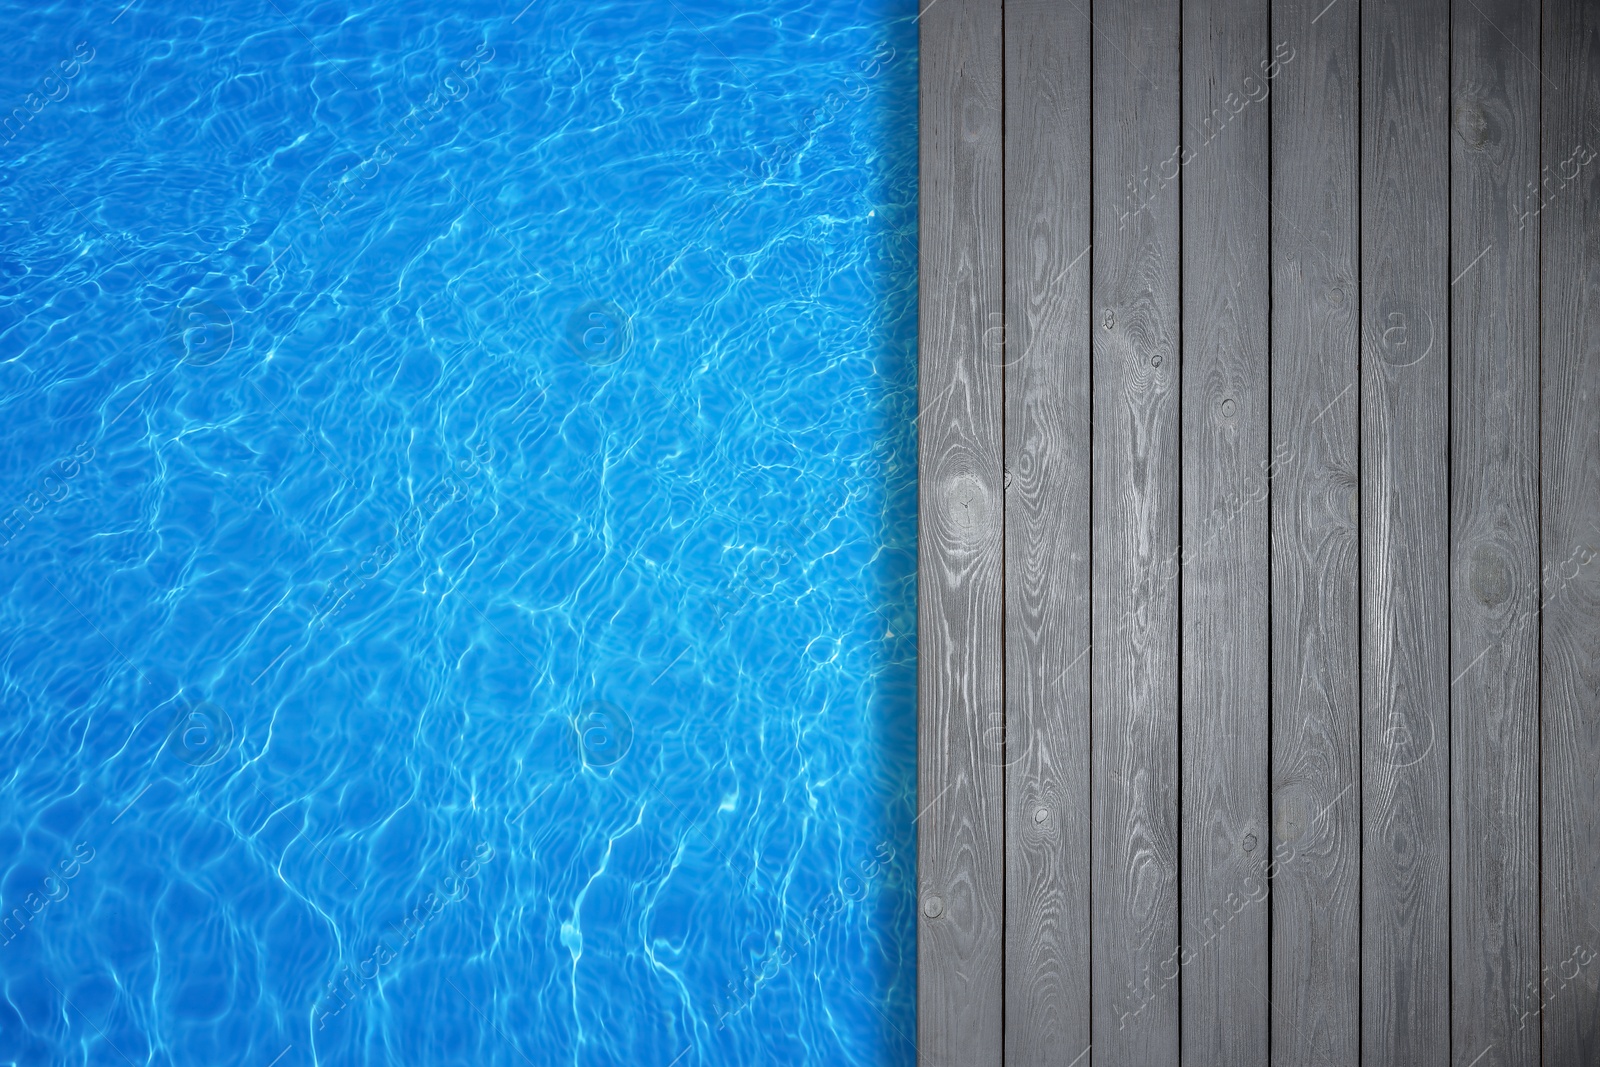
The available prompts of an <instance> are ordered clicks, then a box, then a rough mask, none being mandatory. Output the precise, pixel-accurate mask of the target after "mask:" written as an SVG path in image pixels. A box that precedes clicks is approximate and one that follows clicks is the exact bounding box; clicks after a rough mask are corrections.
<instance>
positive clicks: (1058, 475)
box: [1004, 0, 1092, 1067]
mask: <svg viewBox="0 0 1600 1067" xmlns="http://www.w3.org/2000/svg"><path fill="white" fill-rule="evenodd" d="M1090 33H1091V30H1090V26H1089V23H1088V19H1087V17H1086V15H1085V13H1084V11H1083V10H1082V9H1080V8H1078V7H1076V6H1074V4H1072V3H1071V2H1070V0H1020V2H1019V0H1012V2H1010V3H1008V4H1007V5H1006V12H1005V40H1006V65H1005V77H1006V93H1005V113H1006V119H1005V154H1006V155H1005V159H1006V166H1005V182H1006V208H1005V210H1006V252H1005V258H1006V332H1005V349H1004V351H1005V363H1006V428H1005V434H1006V490H1005V501H1006V503H1005V508H1006V522H1005V531H1006V743H1007V756H1006V763H1007V770H1006V776H1007V783H1006V813H1007V815H1006V957H1005V967H1006V980H1005V1011H1006V1021H1005V1028H1006V1034H1005V1059H1006V1063H1007V1064H1008V1065H1010V1067H1045V1065H1056V1067H1065V1065H1066V1064H1069V1063H1071V1062H1072V1061H1073V1060H1074V1059H1076V1058H1077V1057H1078V1056H1079V1055H1080V1054H1081V1053H1083V1052H1084V1051H1085V1050H1086V1049H1087V1048H1088V1047H1089V1043H1090V1016H1089V1007H1090V997H1089V869H1090V862H1089V858H1090V852H1089V831H1090V826H1089V800H1090V794H1089V659H1088V655H1087V652H1088V645H1089V580H1090V578H1089V550H1090V545H1089V464H1088V455H1089V445H1090V441H1089V329H1090V327H1089V255H1088V253H1089V227H1090V217H1089V203H1088V197H1086V196H1084V195H1083V192H1084V190H1086V189H1088V187H1089V150H1090V141H1089V133H1090V120H1091V117H1092V116H1091V113H1090V105H1089V98H1090V85H1089V46H1090V45H1089V42H1090ZM1085 1059H1087V1057H1086V1058H1085Z"/></svg>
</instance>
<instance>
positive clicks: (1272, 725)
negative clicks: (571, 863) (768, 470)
mask: <svg viewBox="0 0 1600 1067" xmlns="http://www.w3.org/2000/svg"><path fill="white" fill-rule="evenodd" d="M923 4H924V11H923V14H922V17H921V35H922V36H921V39H922V52H921V63H922V73H921V93H922V104H921V142H922V148H921V153H922V155H921V205H922V206H921V233H920V239H921V324H920V334H921V337H920V344H921V361H922V363H921V381H920V390H921V413H920V416H919V431H920V450H921V454H920V479H921V482H920V484H921V517H920V553H921V556H920V560H921V562H920V568H919V593H920V609H919V610H920V615H919V625H920V638H919V639H920V686H919V688H920V693H919V705H920V794H921V796H920V800H919V809H920V810H921V815H920V816H919V822H918V829H919V876H918V877H919V893H920V900H919V905H920V917H919V934H918V970H919V976H918V981H919V994H918V1045H919V1053H920V1058H921V1062H922V1063H924V1064H929V1065H933V1064H941V1065H943V1064H949V1065H952V1067H983V1065H990V1064H994V1065H999V1064H1005V1065H1007V1067H1024V1065H1026V1067H1032V1065H1040V1067H1043V1065H1047V1064H1048V1065H1056V1067H1091V1065H1092V1067H1167V1065H1171V1067H1178V1065H1180V1064H1181V1065H1184V1067H1190V1065H1194V1067H1253V1065H1265V1064H1275V1065H1285V1067H1312V1065H1334V1067H1344V1065H1355V1064H1363V1065H1370V1067H1377V1065H1385V1067H1526V1065H1533V1064H1546V1065H1550V1067H1593V1065H1596V1064H1600V3H1596V2H1594V0H1546V2H1544V3H1543V4H1542V7H1541V4H1540V3H1539V2H1538V0H1391V2H1385V3H1379V2H1376V0H1366V2H1364V3H1363V2H1362V0H1332V2H1331V3H1330V2H1329V0H1209V2H1205V0H1138V2H1131V0H1130V2H1116V3H1113V2H1110V0H1098V2H1094V0H1005V2H1004V3H1002V0H923Z"/></svg>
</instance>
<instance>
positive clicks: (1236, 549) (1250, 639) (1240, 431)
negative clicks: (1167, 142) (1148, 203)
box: [1179, 0, 1272, 1067]
mask: <svg viewBox="0 0 1600 1067" xmlns="http://www.w3.org/2000/svg"><path fill="white" fill-rule="evenodd" d="M1267 17H1268V0H1189V2H1187V3H1185V4H1184V5H1183V117H1184V124H1183V142H1184V152H1183V154H1182V157H1181V162H1182V176H1181V179H1180V185H1181V187H1182V190H1183V215H1182V220H1183V225H1182V229H1183V279H1182V287H1181V288H1182V294H1183V326H1182V338H1183V340H1182V347H1183V374H1182V396H1183V402H1182V410H1183V420H1182V425H1183V430H1182V437H1183V450H1182V455H1183V470H1182V479H1183V493H1182V495H1183V556H1182V561H1181V562H1182V588H1183V602H1182V611H1181V618H1182V626H1183V631H1182V632H1183V640H1182V642H1181V645H1180V647H1181V649H1182V674H1181V677H1182V720H1181V721H1182V738H1183V750H1182V776H1181V777H1182V782H1183V791H1182V796H1183V802H1182V807H1181V809H1180V810H1181V811H1182V831H1181V835H1180V841H1181V843H1182V847H1181V852H1182V864H1181V877H1180V880H1179V887H1180V889H1179V899H1180V901H1181V914H1182V919H1183V925H1182V930H1183V943H1184V947H1185V949H1187V950H1188V951H1186V952H1185V953H1184V954H1183V955H1184V965H1183V983H1182V984H1183V1002H1182V1016H1183V1043H1182V1048H1183V1062H1184V1063H1186V1064H1197V1065H1210V1064H1218V1063H1226V1064H1231V1065H1235V1067H1253V1065H1262V1064H1265V1063H1266V1062H1267V1025H1268V1021H1267V1016H1268V1003H1267V989H1268V985H1269V977H1268V969H1267V926H1268V913H1267V908H1266V906H1265V903H1266V902H1265V894H1266V890H1265V888H1264V887H1263V888H1262V889H1261V891H1260V899H1252V897H1251V894H1250V892H1249V890H1248V889H1247V887H1246V883H1247V882H1251V884H1256V883H1254V882H1252V879H1253V878H1254V877H1255V876H1256V875H1257V874H1259V873H1261V860H1262V859H1263V858H1264V857H1265V856H1266V854H1267V851H1268V841H1269V834H1268V829H1269V826H1270V816H1269V811H1268V786H1269V760H1270V756H1269V753H1268V738H1267V733H1268V722H1269V716H1270V713H1269V710H1268V705H1267V700H1268V692H1267V689H1268V667H1269V658H1268V646H1267V641H1268V595H1269V589H1270V584H1271V573H1270V569H1269V565H1268V556H1267V537H1268V531H1267V517H1268V516H1267V506H1266V501H1265V486H1264V484H1263V483H1262V478H1263V476H1264V468H1265V466H1266V465H1267V464H1268V462H1269V458H1268V457H1269V444H1268V432H1269V429H1270V426H1269V424H1268V419H1269V413H1270V403H1269V401H1270V397H1269V395H1268V380H1269V379H1268V341H1267V331H1268V328H1269V321H1268V309H1267V300H1268V295H1269V289H1268V284H1269V282H1268V277H1269V275H1268V267H1269V265H1270V259H1269V249H1268V244H1267V235H1268V224H1269V214H1268V200H1267V194H1268V186H1269V183H1270V181H1271V175H1270V172H1269V169H1268V160H1267V150H1268V128H1267V109H1266V107H1265V106H1264V94H1265V91H1266V80H1265V79H1266V71H1265V69H1263V68H1261V67H1258V66H1257V64H1258V63H1261V64H1269V63H1270V62H1271V52H1272V42H1271V41H1270V39H1269V38H1268V36H1267V29H1268V23H1267ZM1252 96H1257V97H1263V99H1257V100H1252V99H1251V97H1252ZM1258 492H1259V494H1260V495H1259V496H1258Z"/></svg>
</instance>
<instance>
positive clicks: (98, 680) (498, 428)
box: [0, 0, 916, 1067]
mask: <svg viewBox="0 0 1600 1067" xmlns="http://www.w3.org/2000/svg"><path fill="white" fill-rule="evenodd" d="M523 3H524V0H515V2H513V3H510V4H506V5H500V6H497V5H491V4H486V3H480V2H476V0H462V2H458V3H444V2H442V0H391V2H388V3H384V4H375V3H362V2H357V3H353V4H350V5H335V4H329V3H307V2H293V0H242V2H235V3H228V4H223V3H215V2H212V3H206V2H202V3H187V4H178V3H175V2H172V0H134V2H133V3H131V4H127V3H126V0H119V2H117V3H114V4H98V3H95V4H67V3H62V2H54V3H49V2H47V3H41V4H23V3H19V2H17V0H5V3H4V4H3V5H0V10H3V11H4V15H3V21H0V24H3V25H4V26H5V27H6V39H5V40H4V42H3V43H0V56H3V61H0V109H3V111H4V113H5V114H7V115H8V116H9V117H8V118H7V119H6V120H5V123H4V128H3V130H0V142H3V143H0V588H3V590H4V597H3V600H0V900H3V921H0V926H3V929H0V1064H26V1065H34V1064H118V1063H127V1064H141V1065H142V1064H174V1065H179V1064H204V1065H207V1067H213V1065H216V1064H223V1063H226V1064H241V1065H249V1064H257V1065H261V1067H269V1065H270V1067H301V1065H305V1064H397V1065H398V1064H406V1065H411V1067H423V1065H435V1064H470V1065H474V1067H483V1065H491V1064H494V1065H499V1064H505V1065H510V1064H537V1065H544V1064H584V1065H591V1064H592V1065H600V1064H628V1065H652V1064H653V1065H660V1067H666V1065H680V1067H692V1065H700V1064H757V1063H775V1064H786V1065H787V1064H818V1065H821V1064H828V1065H835V1064H909V1063H912V1062H913V1060H914V1049H913V1046H912V1043H911V1036H912V1035H913V1034H914V1016H913V1001H914V991H915V926H914V921H913V913H912V889H913V869H914V855H913V842H914V836H913V817H914V814H915V705H914V700H915V677H914V675H915V659H914V655H915V640H916V635H915V625H914V600H915V588H914V578H915V428H914V423H913V416H914V414H915V392H914V390H915V362H916V355H915V319H916V315H915V250H916V233H915V224H916V214H915V205H916V54H915V46H916V25H915V14H916V12H915V5H914V3H912V2H908V0H750V2H743V3H733V2H731V0H632V2H626V3H624V2H617V0H586V2H584V3H577V2H572V0H560V2H556V0H535V2H533V3H529V4H527V5H526V6H525V7H524V6H523ZM125 5H126V6H125Z"/></svg>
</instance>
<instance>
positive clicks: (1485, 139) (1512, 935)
mask: <svg viewBox="0 0 1600 1067" xmlns="http://www.w3.org/2000/svg"><path fill="white" fill-rule="evenodd" d="M1451 37H1452V41H1451V63H1450V70H1451V79H1452V81H1453V83H1454V84H1453V85H1452V87H1451V89H1452V91H1451V96H1452V120H1453V121H1452V130H1451V137H1450V154H1451V168H1450V186H1451V188H1450V215H1451V239H1450V246H1451V260H1452V263H1451V268H1450V277H1451V280H1452V285H1451V310H1450V357H1451V358H1450V383H1451V390H1450V394H1451V396H1450V402H1451V411H1450V428H1451V434H1450V437H1451V441H1450V456H1451V462H1450V472H1451V478H1450V559H1451V590H1450V641H1451V661H1452V663H1453V665H1454V666H1453V669H1452V676H1451V702H1450V708H1451V711H1450V723H1451V739H1450V773H1451V785H1450V802H1451V819H1450V837H1451V841H1450V870H1451V874H1450V917H1451V937H1450V944H1451V958H1452V968H1451V975H1452V983H1451V985H1452V992H1451V1017H1452V1020H1453V1021H1452V1029H1453V1032H1454V1037H1453V1041H1454V1050H1455V1057H1454V1058H1455V1059H1456V1060H1457V1061H1464V1062H1473V1060H1474V1059H1476V1060H1477V1067H1535V1065H1537V1064H1538V1063H1539V1033H1538V1030H1537V1029H1536V1028H1534V1027H1531V1026H1520V1027H1519V1018H1518V1016H1519V1014H1520V1011H1521V1007H1520V1001H1521V1000H1522V998H1523V996H1524V995H1525V992H1526V989H1527V987H1528V986H1530V985H1535V984H1536V983H1537V981H1538V974H1539V893H1538V885H1539V663H1538V660H1539V600H1538V598H1539V514H1538V512H1539V242H1538V232H1537V230H1535V229H1531V228H1523V229H1521V230H1520V232H1519V228H1518V220H1517V214H1518V206H1517V202H1518V201H1519V200H1520V199H1521V193H1522V192H1523V191H1524V190H1525V189H1526V187H1527V185H1528V183H1529V182H1536V179H1537V175H1538V172H1539V81H1540V75H1539V71H1538V69H1537V68H1536V67H1535V66H1534V64H1533V62H1532V61H1531V60H1530V59H1529V58H1527V57H1530V56H1533V55H1536V54H1537V53H1538V50H1539V9H1538V7H1537V6H1536V5H1533V4H1528V3H1526V2H1524V0H1456V2H1455V4H1454V12H1453V14H1452V18H1451ZM1519 53H1520V54H1519Z"/></svg>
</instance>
